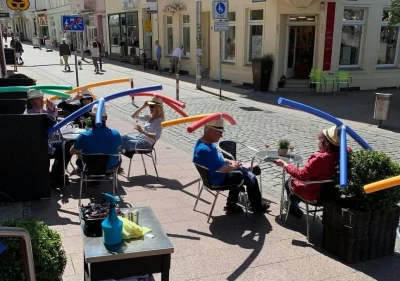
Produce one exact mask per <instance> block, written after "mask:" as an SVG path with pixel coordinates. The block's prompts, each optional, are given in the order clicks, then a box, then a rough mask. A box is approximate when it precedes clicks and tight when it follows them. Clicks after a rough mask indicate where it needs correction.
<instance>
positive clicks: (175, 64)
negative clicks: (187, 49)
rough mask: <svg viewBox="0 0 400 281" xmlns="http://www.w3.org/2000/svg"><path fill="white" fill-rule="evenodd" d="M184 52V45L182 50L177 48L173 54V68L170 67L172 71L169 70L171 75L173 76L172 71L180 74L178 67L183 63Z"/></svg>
mask: <svg viewBox="0 0 400 281" xmlns="http://www.w3.org/2000/svg"><path fill="white" fill-rule="evenodd" d="M182 50H183V45H182V46H181V47H180V48H176V49H175V50H174V51H173V52H172V58H171V66H170V69H169V74H172V70H174V71H175V73H176V74H179V68H178V65H179V63H180V61H181V57H182Z"/></svg>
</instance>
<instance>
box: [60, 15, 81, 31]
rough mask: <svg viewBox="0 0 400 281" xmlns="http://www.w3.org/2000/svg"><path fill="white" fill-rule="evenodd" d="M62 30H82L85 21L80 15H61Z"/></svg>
mask: <svg viewBox="0 0 400 281" xmlns="http://www.w3.org/2000/svg"><path fill="white" fill-rule="evenodd" d="M61 21H62V29H63V31H70V32H82V31H84V30H85V23H84V21H83V17H82V16H62V17H61Z"/></svg>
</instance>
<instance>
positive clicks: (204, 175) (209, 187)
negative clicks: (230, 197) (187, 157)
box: [193, 163, 249, 222]
mask: <svg viewBox="0 0 400 281" xmlns="http://www.w3.org/2000/svg"><path fill="white" fill-rule="evenodd" d="M194 165H195V166H196V169H197V171H198V172H199V174H200V178H201V181H202V182H203V184H202V185H201V188H200V182H201V181H199V193H198V195H197V199H196V203H195V204H194V207H193V211H196V207H197V203H198V202H199V199H200V197H201V193H202V192H203V189H205V190H207V191H208V192H209V193H211V194H212V195H213V196H214V197H215V199H214V202H213V204H212V207H211V210H210V213H209V214H208V219H207V222H210V218H211V215H212V213H213V211H214V207H215V203H216V202H217V198H218V195H219V194H220V193H221V191H225V190H229V189H231V188H235V187H236V188H239V190H240V193H242V194H243V195H244V201H245V202H244V205H241V204H239V203H237V205H238V206H240V207H242V208H243V207H244V209H245V210H246V216H247V206H248V201H249V199H248V196H247V189H246V187H245V186H244V185H243V180H242V182H241V183H240V184H239V185H212V184H211V183H210V181H209V179H208V169H207V168H206V167H203V166H200V165H197V164H195V163H194ZM233 173H241V172H240V171H236V172H233ZM213 191H215V192H216V193H214V192H213ZM222 195H223V194H222ZM224 196H225V195H224Z"/></svg>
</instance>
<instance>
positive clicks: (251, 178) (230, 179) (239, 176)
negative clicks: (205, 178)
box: [221, 168, 261, 210]
mask: <svg viewBox="0 0 400 281" xmlns="http://www.w3.org/2000/svg"><path fill="white" fill-rule="evenodd" d="M239 171H240V172H242V173H229V174H227V175H226V176H225V179H224V181H223V182H222V184H221V185H239V184H240V183H241V182H242V180H243V181H244V183H243V184H244V185H245V186H246V187H247V194H248V197H249V201H250V205H251V207H252V208H253V210H259V209H261V192H260V188H259V186H258V181H257V178H256V176H255V175H254V174H253V173H251V172H250V171H248V170H247V169H245V168H240V170H239ZM238 200H239V188H238V187H235V188H231V189H230V190H229V195H228V204H229V203H234V204H235V203H237V202H238Z"/></svg>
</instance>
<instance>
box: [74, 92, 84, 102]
mask: <svg viewBox="0 0 400 281" xmlns="http://www.w3.org/2000/svg"><path fill="white" fill-rule="evenodd" d="M82 98H83V94H82V91H79V92H78V93H77V94H76V95H75V97H74V98H73V100H74V101H75V100H81V99H82Z"/></svg>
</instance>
